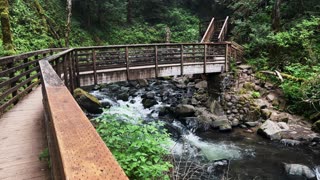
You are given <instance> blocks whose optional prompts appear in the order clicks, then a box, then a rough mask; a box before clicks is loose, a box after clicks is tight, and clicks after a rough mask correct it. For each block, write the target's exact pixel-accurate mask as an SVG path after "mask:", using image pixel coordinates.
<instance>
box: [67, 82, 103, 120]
mask: <svg viewBox="0 0 320 180" xmlns="http://www.w3.org/2000/svg"><path fill="white" fill-rule="evenodd" d="M73 96H74V98H75V100H76V101H77V102H78V104H79V105H80V107H82V108H83V109H84V110H85V111H87V112H88V113H92V114H101V113H102V109H101V108H102V105H101V103H100V102H99V100H98V99H97V98H96V97H94V96H93V95H91V94H89V93H88V92H86V91H84V90H82V89H80V88H77V89H75V90H74V92H73Z"/></svg>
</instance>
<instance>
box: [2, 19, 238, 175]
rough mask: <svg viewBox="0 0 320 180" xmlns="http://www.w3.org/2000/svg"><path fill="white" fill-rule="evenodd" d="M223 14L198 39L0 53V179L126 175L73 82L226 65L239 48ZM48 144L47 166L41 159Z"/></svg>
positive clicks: (217, 70) (89, 82)
mask: <svg viewBox="0 0 320 180" xmlns="http://www.w3.org/2000/svg"><path fill="white" fill-rule="evenodd" d="M227 21H228V18H227V19H226V20H225V21H224V22H223V23H220V22H219V23H220V24H221V28H219V31H220V33H219V35H218V37H217V38H214V36H215V34H217V33H216V31H217V30H215V26H219V25H217V23H215V22H214V19H212V20H211V22H210V24H209V26H208V28H207V30H206V32H205V34H204V36H203V38H202V41H201V42H200V43H182V44H146V45H121V46H103V47H85V48H72V49H46V50H40V51H35V52H29V53H25V54H21V55H16V56H8V57H2V58H0V92H1V94H0V116H1V119H0V179H50V178H53V179H127V177H126V175H125V173H124V172H123V170H122V169H121V167H120V166H119V165H118V163H117V161H116V160H115V159H114V158H113V156H112V154H111V152H110V151H109V149H108V148H107V147H106V145H105V144H104V142H103V141H102V140H101V138H100V137H99V135H98V134H97V132H96V131H95V129H94V127H93V126H92V125H91V123H90V121H89V120H88V118H87V117H86V116H85V114H84V113H83V112H82V110H81V108H80V107H79V106H78V105H77V103H76V101H75V100H74V99H73V97H72V92H73V90H74V89H75V88H77V87H81V86H87V85H94V84H100V83H110V82H116V81H125V80H135V79H144V78H156V77H162V76H174V75H184V74H203V73H220V72H226V71H228V70H229V67H230V63H231V62H232V61H234V62H237V61H241V60H242V52H243V51H242V47H241V46H239V45H237V44H236V43H235V42H227V41H224V37H225V35H226V32H227V24H228V23H227ZM219 23H218V24H219ZM212 39H216V40H217V41H218V42H210V41H212ZM45 147H49V152H50V157H51V159H50V161H51V171H49V170H48V168H47V165H46V163H44V162H40V161H39V160H38V156H39V154H40V152H42V151H43V150H44V149H45ZM50 172H51V174H50Z"/></svg>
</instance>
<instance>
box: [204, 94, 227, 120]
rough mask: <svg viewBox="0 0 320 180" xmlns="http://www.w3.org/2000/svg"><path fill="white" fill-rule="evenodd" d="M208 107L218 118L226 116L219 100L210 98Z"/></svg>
mask: <svg viewBox="0 0 320 180" xmlns="http://www.w3.org/2000/svg"><path fill="white" fill-rule="evenodd" d="M207 106H208V107H209V109H210V112H211V113H213V114H214V115H216V116H222V115H224V110H223V108H222V106H221V105H220V103H219V102H218V101H217V100H214V99H212V98H210V99H209V100H208V102H207Z"/></svg>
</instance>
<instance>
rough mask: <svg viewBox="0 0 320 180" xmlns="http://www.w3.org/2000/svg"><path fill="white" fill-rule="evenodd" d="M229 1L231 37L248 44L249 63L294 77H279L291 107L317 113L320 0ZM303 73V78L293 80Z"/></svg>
mask: <svg viewBox="0 0 320 180" xmlns="http://www.w3.org/2000/svg"><path fill="white" fill-rule="evenodd" d="M277 2H278V4H277ZM225 4H226V5H228V6H229V7H230V8H231V9H233V24H234V29H233V30H232V35H233V36H232V38H233V39H234V40H235V41H237V42H239V43H241V44H243V45H244V46H245V48H246V56H247V57H246V58H247V60H248V62H249V63H250V64H252V65H253V66H254V67H255V68H256V69H257V70H278V71H280V72H284V73H287V74H289V75H291V76H292V77H295V78H291V79H285V80H284V82H283V83H279V82H278V83H279V85H280V87H282V88H283V90H284V92H285V95H286V97H287V98H288V100H289V103H290V104H291V106H290V108H289V110H291V111H293V112H297V113H304V114H305V115H311V114H314V113H316V112H318V111H319V110H320V108H319V107H320V104H319V103H320V102H319V80H318V79H319V75H318V74H319V63H320V28H319V27H320V14H319V8H320V3H319V2H318V1H317V0H309V1H299V0H292V1H286V0H284V1H279V0H269V1H267V0H253V1H246V0H238V1H226V2H225ZM277 13H278V15H275V14H277ZM274 22H280V23H279V24H276V25H275V24H274ZM299 78H302V79H304V80H303V81H296V80H294V79H299Z"/></svg>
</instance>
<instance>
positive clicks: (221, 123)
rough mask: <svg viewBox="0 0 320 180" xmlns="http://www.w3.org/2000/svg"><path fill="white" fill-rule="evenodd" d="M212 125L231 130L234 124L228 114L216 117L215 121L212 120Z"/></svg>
mask: <svg viewBox="0 0 320 180" xmlns="http://www.w3.org/2000/svg"><path fill="white" fill-rule="evenodd" d="M211 126H213V127H214V128H219V130H220V131H231V130H232V126H231V124H230V122H229V120H228V118H227V117H226V116H219V117H216V118H215V120H214V121H212V123H211Z"/></svg>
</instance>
